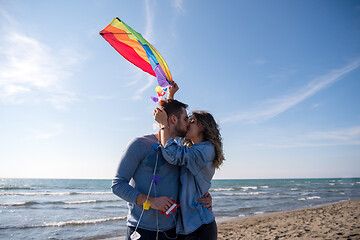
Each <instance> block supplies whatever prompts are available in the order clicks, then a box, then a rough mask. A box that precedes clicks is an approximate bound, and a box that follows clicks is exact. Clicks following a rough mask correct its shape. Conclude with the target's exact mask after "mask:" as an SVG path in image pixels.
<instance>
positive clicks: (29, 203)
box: [0, 199, 120, 207]
mask: <svg viewBox="0 0 360 240" xmlns="http://www.w3.org/2000/svg"><path fill="white" fill-rule="evenodd" d="M118 201H120V200H112V199H111V200H84V201H55V202H36V201H29V202H17V203H0V206H4V207H27V206H33V205H36V204H43V205H44V204H88V203H102V202H118Z"/></svg>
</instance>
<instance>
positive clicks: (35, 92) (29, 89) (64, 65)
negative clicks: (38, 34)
mask: <svg viewBox="0 0 360 240" xmlns="http://www.w3.org/2000/svg"><path fill="white" fill-rule="evenodd" d="M2 18H3V19H10V17H9V16H8V15H5V16H4V14H3V16H2ZM10 22H11V21H10ZM7 28H8V27H5V23H4V25H3V26H2V30H3V31H4V30H5V29H7ZM6 31H7V34H6V35H3V36H2V37H1V38H0V101H1V102H3V103H6V104H22V103H24V102H26V103H36V102H39V101H47V98H50V99H51V98H54V97H56V96H57V98H58V100H57V101H50V102H51V103H53V106H54V107H55V108H58V109H59V107H58V106H59V104H60V105H65V104H67V103H70V102H72V101H75V100H76V99H77V98H76V96H75V94H74V93H71V94H70V95H72V97H71V99H70V98H69V94H68V93H66V94H63V93H64V89H63V84H64V81H65V80H66V79H68V78H70V77H71V76H72V73H71V71H70V70H69V69H70V68H71V67H73V66H75V65H78V64H79V63H80V58H79V57H78V56H79V55H78V54H76V52H75V51H73V50H71V49H69V48H64V49H60V50H59V51H54V49H52V48H51V47H49V46H48V45H46V44H45V43H42V42H40V41H39V40H37V39H36V38H34V37H31V36H26V35H25V34H23V33H21V32H20V31H17V30H16V28H15V27H12V28H11V29H7V30H6ZM49 96H50V97H49ZM59 96H62V97H59ZM61 99H64V101H63V102H61ZM60 108H62V109H63V108H64V107H60Z"/></svg>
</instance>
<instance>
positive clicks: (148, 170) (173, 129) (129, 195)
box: [111, 99, 211, 240]
mask: <svg viewBox="0 0 360 240" xmlns="http://www.w3.org/2000/svg"><path fill="white" fill-rule="evenodd" d="M161 105H162V107H163V108H164V110H165V111H166V113H167V116H168V121H169V129H168V130H169V133H170V136H171V137H172V138H175V137H185V135H186V132H187V129H188V117H187V112H186V108H187V105H186V104H184V103H181V102H179V101H177V100H173V99H169V100H165V101H163V102H162V104H161ZM160 131H161V129H160ZM159 145H160V141H159V135H158V134H151V135H145V136H142V137H138V138H135V139H134V140H133V141H132V142H131V143H130V144H129V145H128V147H127V149H126V150H125V152H124V154H123V156H122V158H121V161H120V164H119V167H118V171H117V174H116V176H115V178H114V180H113V185H112V187H111V188H112V191H113V193H114V194H116V195H117V196H119V197H120V198H122V199H124V200H125V201H127V202H128V207H129V213H128V216H127V225H128V229H127V239H130V236H131V234H133V232H135V230H136V232H138V233H139V234H140V235H141V238H140V239H156V237H157V236H158V239H160V240H161V239H169V238H172V239H174V238H176V236H177V235H176V229H175V226H176V218H175V216H170V217H168V218H167V217H166V216H165V215H162V214H160V211H159V210H161V211H164V212H165V211H166V210H167V209H168V208H169V207H171V205H172V204H173V202H172V200H175V202H177V203H178V192H179V173H180V169H179V167H178V166H174V165H170V164H168V163H167V162H166V161H165V160H164V159H163V156H162V154H161V151H159V150H158V146H159ZM148 195H149V198H147V197H148ZM200 202H202V203H204V199H202V200H199V203H200ZM206 202H207V203H208V204H209V203H210V204H211V198H209V199H207V201H206ZM144 203H146V204H147V205H149V204H150V209H149V210H143V204H144ZM210 207H211V206H210Z"/></svg>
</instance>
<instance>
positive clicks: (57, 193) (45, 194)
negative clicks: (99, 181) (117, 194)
mask: <svg viewBox="0 0 360 240" xmlns="http://www.w3.org/2000/svg"><path fill="white" fill-rule="evenodd" d="M108 194H112V193H111V192H2V193H0V196H66V195H108Z"/></svg>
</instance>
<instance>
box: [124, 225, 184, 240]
mask: <svg viewBox="0 0 360 240" xmlns="http://www.w3.org/2000/svg"><path fill="white" fill-rule="evenodd" d="M134 231H135V227H127V235H126V239H127V240H131V238H130V235H131V234H132V233H133V232H134ZM136 231H137V232H138V233H139V234H140V235H141V238H139V239H140V240H155V239H159V240H169V239H172V240H176V239H177V234H176V228H172V229H170V230H167V231H159V233H158V238H156V234H157V232H156V231H150V230H145V229H141V228H137V229H136Z"/></svg>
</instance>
